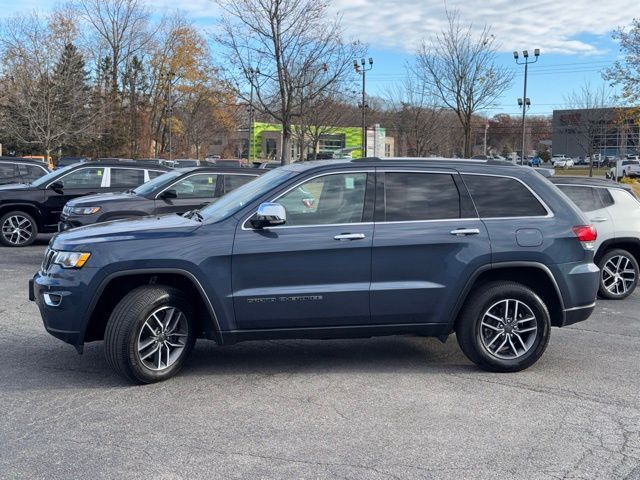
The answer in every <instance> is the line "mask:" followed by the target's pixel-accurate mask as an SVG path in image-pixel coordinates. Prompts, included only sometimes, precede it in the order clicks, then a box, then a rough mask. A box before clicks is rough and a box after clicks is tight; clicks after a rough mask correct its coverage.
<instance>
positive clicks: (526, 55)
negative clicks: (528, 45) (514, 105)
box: [513, 48, 540, 165]
mask: <svg viewBox="0 0 640 480" xmlns="http://www.w3.org/2000/svg"><path fill="white" fill-rule="evenodd" d="M533 54H534V57H535V60H531V61H530V60H529V51H528V50H523V52H522V56H523V57H524V60H523V61H518V52H517V51H516V52H513V58H514V59H515V61H516V64H517V65H524V93H523V95H522V99H520V98H519V99H518V105H519V106H520V107H522V155H520V164H521V165H524V156H525V155H526V148H527V130H526V128H527V127H526V125H527V123H526V122H527V119H526V116H527V110H528V108H529V107H530V106H531V100H530V99H529V98H527V75H528V73H529V63H536V62H537V61H538V58H539V57H540V49H539V48H536V49H535V50H534V51H533Z"/></svg>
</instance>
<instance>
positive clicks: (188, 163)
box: [172, 158, 200, 168]
mask: <svg viewBox="0 0 640 480" xmlns="http://www.w3.org/2000/svg"><path fill="white" fill-rule="evenodd" d="M172 166H173V168H185V167H199V166H200V160H194V159H191V158H182V159H178V160H174V161H173V165H172Z"/></svg>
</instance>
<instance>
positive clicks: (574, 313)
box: [560, 302, 596, 327]
mask: <svg viewBox="0 0 640 480" xmlns="http://www.w3.org/2000/svg"><path fill="white" fill-rule="evenodd" d="M595 308H596V304H595V302H594V303H592V304H591V305H585V306H584V307H574V308H568V309H565V311H564V322H563V323H562V325H560V326H561V327H566V326H567V325H573V324H574V323H578V322H582V321H584V320H586V319H587V318H589V317H590V316H591V314H592V313H593V310H594V309H595Z"/></svg>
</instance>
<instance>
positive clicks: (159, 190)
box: [58, 167, 264, 231]
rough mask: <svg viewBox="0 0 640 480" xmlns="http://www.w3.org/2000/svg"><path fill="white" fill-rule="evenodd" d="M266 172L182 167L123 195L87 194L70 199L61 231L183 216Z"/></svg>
mask: <svg viewBox="0 0 640 480" xmlns="http://www.w3.org/2000/svg"><path fill="white" fill-rule="evenodd" d="M262 173H264V172H261V171H256V170H247V169H244V168H243V169H239V168H236V169H232V168H231V169H229V168H216V167H196V168H180V169H176V170H171V171H170V172H167V173H164V174H163V175H160V176H159V177H156V178H154V179H153V180H151V181H149V182H147V183H144V184H142V185H140V186H139V187H137V188H135V189H133V190H129V191H127V192H124V193H103V194H99V195H87V196H85V197H79V198H76V199H73V200H70V201H69V202H67V204H66V205H65V207H64V209H63V210H62V215H60V224H59V228H58V229H59V230H60V231H63V230H68V229H70V228H75V227H81V226H84V225H90V224H93V223H100V222H106V221H109V220H121V219H123V218H132V217H143V216H145V215H156V214H164V213H178V214H183V213H186V212H188V211H191V210H194V209H199V208H202V207H204V206H205V205H208V204H209V203H211V202H212V201H214V200H216V199H217V198H219V197H221V196H222V195H225V194H227V193H229V192H231V191H232V190H234V189H236V188H238V187H240V186H242V185H244V184H245V183H248V182H250V181H251V180H254V179H255V178H257V177H258V176H259V175H261V174H262Z"/></svg>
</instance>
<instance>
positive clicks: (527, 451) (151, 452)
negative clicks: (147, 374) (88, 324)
mask: <svg viewBox="0 0 640 480" xmlns="http://www.w3.org/2000/svg"><path fill="white" fill-rule="evenodd" d="M45 245H46V241H44V240H43V241H40V242H39V243H38V244H37V245H35V246H31V247H27V248H23V249H6V248H0V272H1V275H0V291H1V292H2V293H3V301H2V303H1V304H0V332H1V335H0V365H1V368H0V478H3V479H4V478H9V479H13V478H25V479H37V478H46V479H52V478H60V479H70V478H92V479H97V478H105V479H107V478H108V479H111V478H161V479H192V478H220V479H223V478H243V479H244V478H246V479H258V478H260V479H262V478H264V479H266V478H278V479H288V478H291V479H294V478H295V479H298V478H305V479H316V478H318V479H320V478H348V479H418V478H437V479H441V478H444V479H449V478H450V479H460V478H482V479H485V478H486V479H495V478H509V479H545V478H584V479H594V478H616V479H618V478H626V479H640V292H638V293H636V294H634V295H633V296H632V297H631V298H629V299H628V300H626V301H623V302H612V301H599V302H598V306H597V310H596V312H595V313H594V315H593V316H592V317H591V319H589V320H588V321H586V322H583V323H580V324H577V325H574V326H572V327H568V328H565V329H553V331H552V336H551V342H550V345H549V348H548V349H547V351H546V353H545V355H544V356H543V357H542V359H541V360H540V361H539V362H538V363H537V364H536V365H534V366H533V367H532V368H530V369H529V370H527V371H524V372H520V373H516V374H489V373H485V372H482V371H480V370H478V369H477V368H476V367H474V366H473V365H472V364H471V363H470V362H469V361H468V360H467V359H466V358H465V357H464V356H463V355H462V353H461V352H460V350H459V348H458V345H457V343H456V341H455V338H453V337H451V338H450V339H449V340H448V341H447V343H446V344H442V343H440V342H439V341H438V340H436V339H422V338H409V337H390V338H378V339H363V340H336V341H271V342H249V343H245V344H239V345H235V346H231V347H217V346H216V345H215V344H214V343H212V342H206V341H200V342H198V344H197V345H196V348H195V351H194V354H193V355H192V356H191V358H190V359H189V361H188V362H187V364H186V366H185V368H184V369H183V371H182V372H181V373H180V375H179V376H178V377H176V378H174V379H171V380H169V381H168V382H165V383H161V384H155V385H149V386H144V387H131V386H128V385H126V384H124V383H123V381H122V380H121V379H120V378H119V377H118V376H116V375H115V374H113V373H112V372H111V371H110V370H109V368H108V367H107V365H106V362H105V360H104V358H103V351H102V343H94V344H88V345H87V346H86V348H85V353H84V355H82V356H79V355H77V354H76V352H75V350H74V349H73V348H72V347H70V346H68V345H65V344H63V343H62V342H60V341H58V340H56V339H55V338H53V337H51V336H49V335H48V334H47V333H46V332H45V330H44V328H43V327H42V324H41V320H40V316H39V314H38V312H37V308H36V306H35V304H33V303H31V302H29V301H28V299H27V281H28V279H29V278H30V276H31V275H32V274H33V273H34V272H35V271H36V270H37V268H38V266H39V263H40V261H41V256H42V252H43V251H44V248H45Z"/></svg>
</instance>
